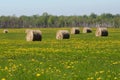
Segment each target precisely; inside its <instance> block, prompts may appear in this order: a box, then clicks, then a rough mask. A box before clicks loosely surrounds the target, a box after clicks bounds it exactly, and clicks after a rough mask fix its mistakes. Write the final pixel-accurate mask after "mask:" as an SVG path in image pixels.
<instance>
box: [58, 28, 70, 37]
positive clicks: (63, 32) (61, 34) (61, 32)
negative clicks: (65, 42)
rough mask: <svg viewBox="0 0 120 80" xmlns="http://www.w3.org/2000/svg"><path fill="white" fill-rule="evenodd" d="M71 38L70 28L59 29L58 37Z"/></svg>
mask: <svg viewBox="0 0 120 80" xmlns="http://www.w3.org/2000/svg"><path fill="white" fill-rule="evenodd" d="M69 38H70V33H69V31H68V30H59V31H58V32H57V33H56V39H69Z"/></svg>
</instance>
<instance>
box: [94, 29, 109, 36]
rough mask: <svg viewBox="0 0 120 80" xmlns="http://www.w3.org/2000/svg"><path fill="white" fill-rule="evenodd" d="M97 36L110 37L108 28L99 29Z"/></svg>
mask: <svg viewBox="0 0 120 80" xmlns="http://www.w3.org/2000/svg"><path fill="white" fill-rule="evenodd" d="M95 35H96V36H108V30H107V28H104V27H98V28H97V29H96V33H95Z"/></svg>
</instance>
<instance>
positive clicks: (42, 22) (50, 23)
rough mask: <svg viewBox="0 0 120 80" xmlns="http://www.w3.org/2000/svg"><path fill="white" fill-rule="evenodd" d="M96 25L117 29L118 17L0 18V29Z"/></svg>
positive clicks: (105, 15)
mask: <svg viewBox="0 0 120 80" xmlns="http://www.w3.org/2000/svg"><path fill="white" fill-rule="evenodd" d="M97 25H102V26H105V27H115V28H119V27H120V15H119V14H116V15H113V14H110V13H103V14H101V15H97V14H95V13H91V14H90V15H83V16H76V15H72V16H63V15H61V16H55V15H50V14H48V13H47V12H45V13H43V14H42V15H33V16H25V15H22V16H20V17H17V16H15V15H13V16H0V28H31V27H37V28H40V27H45V28H47V27H74V26H76V27H83V26H87V27H96V26H97Z"/></svg>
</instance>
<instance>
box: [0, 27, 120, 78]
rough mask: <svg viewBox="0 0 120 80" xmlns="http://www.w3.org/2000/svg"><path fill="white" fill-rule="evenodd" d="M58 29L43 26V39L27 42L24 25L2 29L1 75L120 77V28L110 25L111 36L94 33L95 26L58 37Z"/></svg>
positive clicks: (13, 76) (23, 76)
mask: <svg viewBox="0 0 120 80" xmlns="http://www.w3.org/2000/svg"><path fill="white" fill-rule="evenodd" d="M59 29H60V28H40V30H41V31H42V36H43V39H42V41H41V42H37V41H36V42H26V40H25V35H26V34H25V29H9V33H8V34H3V33H2V31H3V29H0V79H1V80H120V30H119V29H114V28H109V29H108V30H109V36H108V37H95V29H93V33H89V34H83V33H81V34H78V35H71V38H70V39H68V40H56V39H55V35H56V32H57V30H59ZM62 29H67V30H70V29H69V28H62ZM81 30H82V29H81Z"/></svg>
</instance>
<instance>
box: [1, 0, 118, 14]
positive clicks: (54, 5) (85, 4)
mask: <svg viewBox="0 0 120 80" xmlns="http://www.w3.org/2000/svg"><path fill="white" fill-rule="evenodd" d="M44 12H47V13H48V14H52V15H67V16H69V15H90V14H91V13H95V14H98V15H99V14H102V13H111V14H120V0H0V16H2V15H4V16H11V15H16V16H21V15H27V16H31V15H36V14H38V15H42V13H44Z"/></svg>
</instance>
